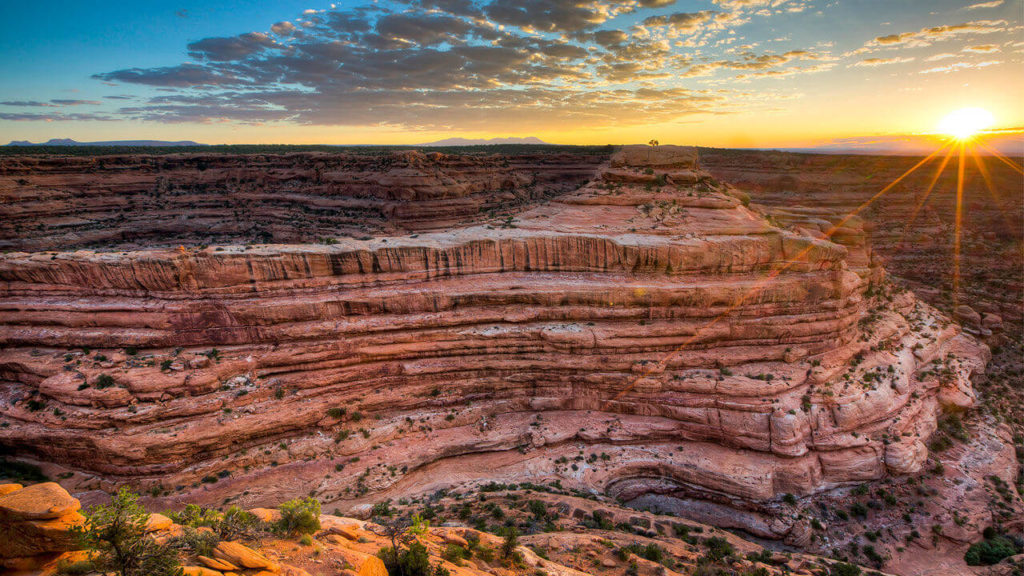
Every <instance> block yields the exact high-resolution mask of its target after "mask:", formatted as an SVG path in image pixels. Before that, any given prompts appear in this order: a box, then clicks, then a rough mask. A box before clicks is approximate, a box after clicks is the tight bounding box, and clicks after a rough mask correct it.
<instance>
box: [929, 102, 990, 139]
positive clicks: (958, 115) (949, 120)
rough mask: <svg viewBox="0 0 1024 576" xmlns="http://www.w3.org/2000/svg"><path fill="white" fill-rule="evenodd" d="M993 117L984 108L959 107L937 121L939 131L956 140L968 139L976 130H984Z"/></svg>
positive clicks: (976, 132)
mask: <svg viewBox="0 0 1024 576" xmlns="http://www.w3.org/2000/svg"><path fill="white" fill-rule="evenodd" d="M993 122H995V118H994V117H993V116H992V113H991V112H989V111H988V110H985V109H984V108H961V109H959V110H954V111H952V112H950V113H949V114H947V115H946V117H945V118H943V119H942V121H941V122H939V127H938V129H939V132H940V133H942V134H946V135H948V136H952V137H953V138H956V139H957V140H970V139H971V138H973V137H974V136H975V135H977V134H978V132H981V131H982V130H985V129H986V128H988V127H989V126H991V125H992V123H993Z"/></svg>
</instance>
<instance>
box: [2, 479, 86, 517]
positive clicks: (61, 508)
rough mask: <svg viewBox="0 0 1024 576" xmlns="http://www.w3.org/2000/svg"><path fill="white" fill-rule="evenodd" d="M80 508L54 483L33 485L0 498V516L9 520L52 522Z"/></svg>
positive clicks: (76, 502)
mask: <svg viewBox="0 0 1024 576" xmlns="http://www.w3.org/2000/svg"><path fill="white" fill-rule="evenodd" d="M81 508H82V505H81V503H79V502H78V499H76V498H74V497H72V496H71V494H68V491H67V490H65V489H64V488H62V487H61V485H60V484H57V483H56V482H43V483H42V484H33V485H32V486H29V487H27V488H22V489H21V490H14V491H12V492H8V493H7V494H4V495H3V496H0V514H3V515H4V516H5V517H6V518H7V519H9V520H52V519H55V518H60V517H62V516H67V515H68V514H71V513H73V512H77V511H78V510H79V509H81Z"/></svg>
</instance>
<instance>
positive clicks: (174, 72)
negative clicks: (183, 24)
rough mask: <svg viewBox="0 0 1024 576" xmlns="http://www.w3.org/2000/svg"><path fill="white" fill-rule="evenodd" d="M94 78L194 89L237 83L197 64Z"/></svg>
mask: <svg viewBox="0 0 1024 576" xmlns="http://www.w3.org/2000/svg"><path fill="white" fill-rule="evenodd" d="M93 78H95V79H97V80H105V81H107V82H127V83H129V84H143V85H147V86H165V87H178V88H193V87H202V86H220V85H229V84H232V83H234V82H235V81H236V79H235V78H232V77H231V76H227V75H225V74H223V73H221V72H220V71H218V70H215V69H212V68H209V67H204V66H200V65H197V64H182V65H180V66H166V67H160V68H128V69H125V70H116V71H114V72H105V73H102V74H94V75H93Z"/></svg>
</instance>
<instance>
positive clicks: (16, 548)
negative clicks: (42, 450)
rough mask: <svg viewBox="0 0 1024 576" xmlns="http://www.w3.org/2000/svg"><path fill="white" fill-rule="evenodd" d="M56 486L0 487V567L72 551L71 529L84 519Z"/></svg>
mask: <svg viewBox="0 0 1024 576" xmlns="http://www.w3.org/2000/svg"><path fill="white" fill-rule="evenodd" d="M81 507H82V506H81V504H80V503H79V502H78V500H76V499H75V498H72V497H71V495H70V494H68V492H67V491H66V490H64V489H63V488H61V487H60V485H59V484H55V483H53V482H46V483H43V484H34V485H32V486H28V487H27V488H26V487H22V486H21V485H20V484H0V566H2V565H4V564H6V563H7V562H9V561H11V560H12V559H16V558H26V557H34V556H43V555H47V554H54V553H57V554H59V553H61V552H66V551H68V550H73V549H75V544H76V542H75V537H74V535H73V533H72V532H71V529H72V528H73V527H75V526H80V525H81V524H82V523H83V522H84V521H85V518H84V517H83V516H82V515H81V514H80V513H79V510H80V509H81Z"/></svg>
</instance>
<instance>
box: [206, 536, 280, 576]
mask: <svg viewBox="0 0 1024 576" xmlns="http://www.w3.org/2000/svg"><path fill="white" fill-rule="evenodd" d="M213 557H214V558H216V559H218V560H223V561H225V562H229V563H231V564H234V565H235V566H238V567H240V568H251V569H260V570H265V571H267V572H273V573H277V572H280V571H281V567H280V566H279V565H278V564H277V563H275V562H272V561H270V560H269V559H268V558H267V557H266V556H264V555H262V554H260V553H259V552H257V551H255V550H253V549H252V548H249V547H248V546H246V545H244V544H240V543H238V542H221V543H220V544H217V547H216V548H214V549H213Z"/></svg>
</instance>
